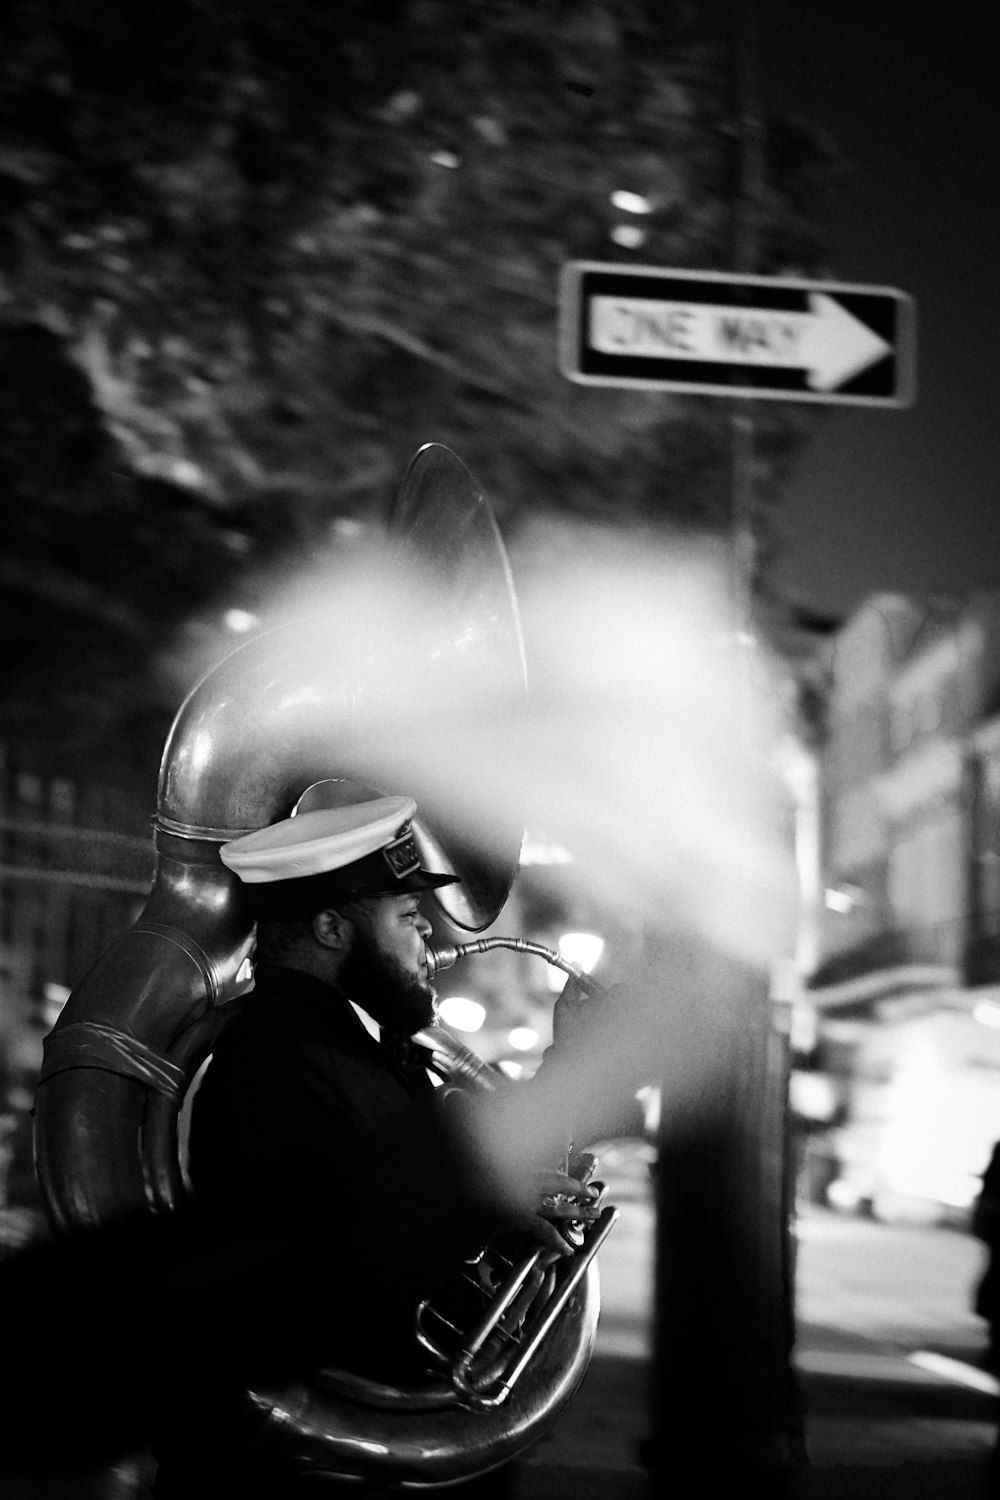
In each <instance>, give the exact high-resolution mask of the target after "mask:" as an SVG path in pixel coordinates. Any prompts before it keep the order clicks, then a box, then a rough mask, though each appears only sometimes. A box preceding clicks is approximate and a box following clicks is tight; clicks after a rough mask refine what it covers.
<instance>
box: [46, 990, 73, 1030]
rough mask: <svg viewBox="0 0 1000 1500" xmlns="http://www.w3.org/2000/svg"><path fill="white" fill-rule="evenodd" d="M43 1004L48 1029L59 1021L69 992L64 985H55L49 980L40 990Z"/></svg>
mask: <svg viewBox="0 0 1000 1500" xmlns="http://www.w3.org/2000/svg"><path fill="white" fill-rule="evenodd" d="M42 994H43V996H44V997H45V1004H44V1006H43V1008H42V1014H43V1016H44V1020H45V1024H46V1026H48V1027H49V1028H50V1029H51V1028H52V1027H53V1026H54V1025H55V1024H56V1022H57V1021H58V1019H59V1015H60V1012H61V1011H62V1008H63V1006H64V1005H65V1004H66V1001H67V1000H68V999H69V997H70V991H69V990H68V989H67V987H66V985H64V984H56V983H55V982H54V981H53V980H49V981H48V982H47V983H46V984H45V985H44V986H43V988H42Z"/></svg>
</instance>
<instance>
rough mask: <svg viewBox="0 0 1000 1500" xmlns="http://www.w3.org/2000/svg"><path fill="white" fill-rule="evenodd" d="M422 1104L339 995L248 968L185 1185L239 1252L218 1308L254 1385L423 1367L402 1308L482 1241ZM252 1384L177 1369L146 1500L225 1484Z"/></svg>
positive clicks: (484, 1221)
mask: <svg viewBox="0 0 1000 1500" xmlns="http://www.w3.org/2000/svg"><path fill="white" fill-rule="evenodd" d="M404 1051H405V1049H404ZM436 1092H437V1091H436V1089H435V1088H434V1086H433V1084H432V1083H431V1082H430V1080H429V1079H428V1077H427V1075H426V1073H425V1072H424V1070H423V1068H422V1067H421V1066H420V1059H419V1057H417V1058H411V1059H409V1060H407V1059H406V1058H405V1057H404V1059H403V1060H402V1061H400V1060H397V1058H396V1057H394V1056H393V1055H391V1053H390V1051H389V1049H388V1047H387V1046H386V1045H384V1044H382V1043H380V1042H378V1041H376V1040H375V1039H374V1038H373V1037H372V1036H371V1035H369V1033H368V1032H367V1030H366V1029H365V1027H364V1026H363V1025H362V1023H361V1021H360V1020H359V1019H358V1017H357V1015H356V1013H355V1012H354V1010H353V1009H352V1007H351V1005H350V1004H349V1002H348V1001H347V999H346V998H345V997H344V996H343V995H342V994H340V993H339V992H338V991H337V990H334V989H332V988H331V987H330V986H328V985H326V984H323V983H322V982H320V981H319V980H317V979H314V978H312V977H310V976H308V975H305V974H302V973H299V972H297V971H293V970H289V969H284V968H280V967H277V966H273V965H268V964H261V965H259V966H258V969H257V972H256V975H255V986H254V989H253V990H252V991H251V993H250V994H249V995H248V996H247V997H246V999H245V1000H244V1001H243V1002H241V1006H240V1010H239V1012H238V1014H237V1015H236V1016H235V1017H234V1019H233V1020H232V1021H231V1022H230V1023H229V1025H228V1026H227V1027H226V1028H225V1029H224V1031H223V1032H222V1034H221V1036H220V1037H219V1038H218V1040H217V1042H216V1044H215V1049H214V1052H213V1056H212V1061H211V1064H210V1065H209V1067H208V1069H207V1071H206V1073H205V1075H204V1078H203V1080H202V1082H201V1084H200V1086H199V1088H198V1091H197V1094H196V1096H195V1099H194V1103H193V1107H192V1115H191V1129H190V1138H189V1171H190V1175H191V1180H192V1184H193V1188H194V1200H195V1203H196V1204H198V1205H200V1207H201V1208H202V1209H203V1210H204V1209H207V1210H208V1211H209V1213H210V1214H211V1215H214V1216H216V1217H217V1220H218V1222H219V1224H220V1226H221V1229H220V1235H219V1240H220V1243H222V1244H224V1245H226V1246H227V1247H231V1246H232V1244H233V1243H234V1241H235V1242H237V1243H239V1242H240V1241H243V1242H244V1243H245V1245H246V1251H245V1254H243V1255H240V1256H239V1258H238V1263H234V1264H233V1268H232V1285H233V1291H232V1292H231V1293H229V1294H228V1297H229V1300H230V1301H233V1300H236V1299H238V1300H239V1302H240V1304H241V1305H243V1306H245V1311H246V1318H247V1322H248V1334H247V1336H246V1341H247V1345H248V1347H249V1349H250V1351H251V1362H252V1357H253V1356H254V1355H255V1351H256V1346H257V1343H258V1342H259V1345H260V1348H261V1350H262V1351H265V1352H266V1354H267V1359H266V1360H264V1361H262V1375H263V1376H264V1378H265V1379H267V1380H268V1381H270V1380H271V1379H273V1378H275V1377H276V1375H277V1377H278V1378H280V1376H281V1374H282V1373H283V1372H284V1371H285V1370H286V1367H287V1373H288V1374H289V1375H290V1376H291V1377H293V1378H298V1377H300V1376H306V1377H308V1372H309V1370H310V1369H312V1368H318V1367H321V1366H337V1367H341V1368H346V1369H350V1370H354V1371H356V1372H358V1373H360V1374H363V1375H367V1376H370V1377H372V1378H376V1379H382V1380H389V1381H395V1382H401V1381H403V1382H405V1381H410V1380H413V1379H416V1378H418V1376H419V1374H420V1372H421V1371H422V1370H423V1367H424V1360H423V1358H422V1357H421V1356H420V1355H419V1351H418V1350H417V1347H416V1345H415V1341H414V1339H413V1336H412V1326H413V1315H414V1309H415V1306H416V1302H417V1300H418V1298H419V1297H420V1296H421V1295H423V1294H425V1293H426V1292H427V1290H428V1282H429V1281H433V1279H434V1277H436V1276H437V1275H439V1274H440V1273H441V1268H442V1264H443V1263H447V1262H449V1261H451V1260H455V1259H459V1258H460V1257H461V1256H462V1255H463V1254H464V1253H466V1251H467V1250H469V1249H472V1248H474V1246H475V1244H477V1243H479V1242H480V1241H479V1237H480V1235H485V1234H486V1233H488V1231H489V1228H490V1227H491V1219H490V1216H489V1214H488V1213H486V1212H484V1211H483V1210H482V1209H481V1208H480V1207H479V1206H478V1204H477V1202H476V1199H475V1195H474V1193H473V1192H472V1190H471V1187H470V1176H469V1174H468V1172H467V1167H466V1159H465V1157H464V1154H463V1153H462V1152H461V1151H459V1150H457V1149H456V1147H455V1146H454V1144H453V1143H452V1142H451V1140H450V1139H449V1137H448V1136H446V1135H445V1134H444V1132H443V1129H442V1126H441V1120H440V1111H439V1110H438V1109H437V1108H436V1101H435V1098H434V1096H435V1094H436ZM234 1228H235V1230H236V1231H237V1232H236V1234H235V1235H234V1234H233V1233H232V1232H231V1231H232V1230H233V1229H234ZM227 1253H230V1254H231V1250H229V1249H228V1248H227ZM258 1266H259V1267H260V1268H261V1269H260V1273H259V1274H257V1271H256V1268H257V1267H258ZM274 1355H277V1356H278V1357H277V1359H275V1358H273V1357H272V1356H274ZM244 1363H245V1361H244ZM239 1373H240V1374H243V1366H242V1365H241V1366H240V1371H239ZM254 1378H255V1372H254V1370H253V1369H251V1370H249V1371H248V1372H247V1379H244V1380H243V1382H242V1385H241V1382H240V1380H239V1379H236V1378H234V1372H233V1371H232V1369H230V1368H227V1367H226V1366H225V1364H224V1363H223V1365H222V1366H221V1367H220V1368H210V1367H203V1368H200V1369H198V1370H193V1371H192V1379H191V1384H190V1385H189V1387H188V1388H187V1389H186V1390H185V1391H183V1392H182V1393H181V1404H180V1407H179V1409H177V1410H175V1411H172V1412H171V1411H167V1412H165V1413H164V1422H163V1424H162V1429H163V1430H162V1433H161V1436H160V1437H159V1439H158V1441H157V1442H156V1443H155V1445H154V1448H155V1451H156V1453H157V1456H158V1457H159V1458H160V1460H161V1475H160V1482H159V1484H158V1487H157V1489H156V1490H155V1491H154V1493H155V1494H156V1495H158V1496H159V1495H161V1494H162V1495H170V1496H173V1495H175V1494H176V1495H178V1496H180V1495H183V1494H184V1493H185V1484H189V1483H190V1482H191V1476H192V1474H193V1473H194V1472H195V1470H197V1469H198V1468H199V1466H200V1467H201V1469H202V1470H204V1468H205V1463H206V1462H207V1457H206V1456H211V1457H212V1461H213V1462H214V1463H215V1464H217V1465H218V1466H219V1467H220V1469H221V1470H222V1471H226V1472H237V1471H238V1466H239V1462H240V1460H239V1457H238V1455H239V1453H240V1451H241V1446H242V1445H243V1444H244V1442H245V1440H246V1439H247V1438H248V1437H249V1439H250V1450H251V1451H252V1450H253V1447H254V1430H253V1425H252V1424H251V1425H250V1426H248V1425H247V1420H246V1408H245V1403H244V1402H243V1397H242V1388H243V1386H245V1384H246V1383H248V1380H249V1382H250V1383H252V1382H253V1379H254ZM234 1463H235V1465H236V1468H235V1469H234V1468H233V1465H234ZM198 1493H200V1491H199V1492H198Z"/></svg>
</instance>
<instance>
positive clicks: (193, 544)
mask: <svg viewBox="0 0 1000 1500" xmlns="http://www.w3.org/2000/svg"><path fill="white" fill-rule="evenodd" d="M698 14H699V8H698V7H687V6H684V5H681V4H676V5H674V6H672V7H671V6H665V5H664V4H663V3H662V0H539V3H535V4H533V5H529V4H527V3H524V0H466V3H464V4H456V3H448V0H397V3H383V4H377V3H373V0H340V3H338V4H336V5H331V4H329V3H326V0H287V3H286V4H285V5H283V6H282V7H274V6H273V5H270V4H265V3H263V0H213V3H210V0H175V3H174V4H173V5H172V6H170V7H169V8H168V9H167V10H164V11H161V12H158V13H157V18H156V24H155V26H153V25H151V21H150V16H149V13H148V12H147V11H145V10H144V8H143V7H141V6H135V5H132V4H129V3H128V0H90V3H88V4H83V3H82V0H77V3H74V0H11V3H10V8H9V11H8V27H7V31H8V44H7V50H6V55H5V61H4V63H3V64H2V77H3V104H2V108H3V115H4V145H3V147H2V150H0V190H2V192H3V197H4V200H5V202H4V208H5V213H4V216H3V222H4V224H5V226H6V227H5V228H4V230H3V232H2V239H0V270H2V275H3V282H2V299H3V300H2V307H0V314H2V317H3V320H4V324H3V328H2V330H0V332H2V336H3V340H4V342H5V344H6V348H7V351H8V354H11V353H13V354H14V355H15V358H14V361H13V363H10V362H9V361H5V366H6V368H7V370H8V371H14V372H15V374H14V379H13V380H12V382H11V386H10V389H9V391H8V393H7V395H5V396H4V398H3V405H2V410H0V461H2V462H3V464H4V467H5V469H6V471H7V473H6V478H5V488H6V489H7V492H8V495H9V496H10V502H11V503H10V504H9V506H8V509H7V513H6V518H5V520H4V522H3V523H2V524H3V526H4V528H5V541H6V542H7V543H8V546H7V549H6V552H7V556H8V558H9V559H10V562H9V564H8V576H7V577H6V578H5V588H6V590H7V593H8V597H9V598H10V599H11V600H12V601H14V602H13V603H12V605H11V607H10V608H8V609H5V610H4V611H3V613H2V614H0V621H2V625H3V629H4V641H5V645H6V644H7V642H8V641H9V642H11V643H12V644H13V655H11V653H10V651H5V656H6V658H7V659H8V661H10V663H11V665H10V667H9V669H8V670H7V672H6V673H5V676H4V678H3V679H2V680H0V691H2V692H3V695H4V698H5V699H10V700H12V701H13V702H15V703H19V704H22V706H23V705H27V706H26V707H24V714H25V715H26V722H28V721H31V722H35V719H37V718H38V715H39V713H43V712H44V704H43V699H44V698H45V696H46V695H47V702H48V704H49V706H51V705H52V703H61V704H68V705H70V706H71V710H72V711H74V712H75V710H76V709H78V711H79V713H80V715H82V716H84V717H86V716H87V715H88V714H91V715H93V714H94V713H95V712H96V714H97V721H98V722H97V723H96V724H92V734H91V738H92V739H93V741H94V745H95V746H96V745H97V744H99V743H101V742H102V740H103V737H105V735H106V733H107V732H109V731H110V730H111V728H112V727H113V726H114V724H116V723H120V722H121V718H122V711H123V703H124V702H126V701H128V700H130V699H131V700H133V702H134V703H135V704H139V703H140V702H141V701H143V700H147V699H148V697H149V691H150V689H149V679H148V672H147V668H148V663H149V661H150V659H151V655H152V654H153V653H154V652H155V649H156V645H157V643H158V642H159V643H162V642H163V641H164V639H165V638H166V636H167V635H168V634H169V632H170V631H171V630H173V629H175V628H176V627H177V626H178V625H179V623H180V622H181V621H183V620H184V619H186V618H189V617H191V616H192V615H194V614H197V612H198V611H199V610H207V609H208V608H209V607H210V606H212V605H216V604H217V603H218V602H219V601H220V600H223V599H226V598H232V599H235V598H237V597H238V589H239V580H240V578H241V576H243V574H244V573H246V572H247V571H248V570H250V571H252V570H253V569H254V568H257V567H259V566H261V565H262V564H263V563H264V562H265V561H267V562H268V563H270V562H273V561H274V560H275V559H276V558H277V557H278V556H280V555H285V556H287V557H290V558H294V557H295V556H297V555H303V554H306V553H309V552H314V551H315V549H316V548H317V547H327V546H330V545H333V544H334V540H333V539H334V538H335V537H336V535H337V534H338V533H337V532H336V531H335V530H333V531H332V530H331V527H332V526H335V525H336V523H337V522H338V521H342V520H343V518H344V517H345V516H346V517H364V518H367V517H372V516H377V515H379V514H380V513H382V512H383V511H384V509H385V507H386V505H387V504H388V502H389V500H390V499H391V496H392V494H393V492H394V489H395V486H396V484H397V482H398V480H399V477H400V475H401V473H402V471H403V468H404V467H405V463H406V461H407V459H408V458H409V457H410V455H411V454H412V452H413V451H414V450H415V449H416V448H417V447H418V446H419V445H420V444H421V443H423V442H426V441H430V440H435V441H441V442H445V443H448V444H449V445H450V446H452V447H454V448H455V450H456V451H457V452H458V453H459V454H460V455H461V456H462V457H463V458H464V459H465V461H466V462H467V463H468V464H469V465H470V466H471V467H472V468H473V469H474V471H475V472H476V473H477V474H478V475H479V477H480V478H481V479H482V481H483V482H484V484H485V486H486V489H487V491H488V493H489V494H490V496H491V499H492V500H493V503H494V505H495V507H496V509H497V511H498V514H499V516H500V518H501V522H502V524H503V525H504V528H505V530H506V531H507V533H508V535H513V534H514V533H516V530H517V527H518V525H519V524H520V522H521V520H522V519H523V518H524V517H526V516H527V515H529V514H532V513H536V512H537V511H538V510H554V511H561V512H564V513H570V514H575V515H582V516H587V517H606V516H611V515H613V516H615V517H618V518H621V519H622V521H623V522H625V523H628V524H640V525H660V524H664V523H667V522H670V523H672V524H681V525H688V524H696V525H704V524H708V525H713V526H721V525H723V524H725V520H726V516H727V510H728V505H729V484H730V479H729V465H730V457H729V440H728V429H727V426H726V420H725V416H724V413H723V410H722V409H721V403H714V404H713V403H711V402H706V401H705V400H700V399H698V398H669V397H665V396H663V395H660V394H655V395H654V394H640V395H637V394H636V393H633V392H628V393H623V392H616V391H607V390H596V391H595V390H591V389H586V388H582V387H579V386H577V385H574V384H572V383H571V382H569V381H568V380H566V379H565V378H564V377H563V376H562V375H561V374H560V372H559V370H558V366H557V354H556V349H557V313H558V278H559V272H560V268H561V267H562V265H563V264H564V263H565V262H566V261H568V260H572V259H585V258H590V259H600V260H617V261H622V262H623V263H633V262H637V261H638V262H639V263H647V262H648V263H656V264H661V265H675V266H692V267H700V268H725V267H727V266H729V265H731V264H732V254H733V235H734V212H735V209H734V204H735V202H736V197H735V196H734V188H735V186H736V178H735V173H736V170H737V161H738V154H739V153H738V146H739V142H738V140H737V134H736V130H735V127H734V112H733V100H732V86H731V84H730V82H729V79H730V76H731V72H732V69H731V66H730V60H728V59H726V58H725V57H722V56H720V55H719V54H718V53H717V51H715V50H713V45H712V44H711V41H710V39H709V38H707V37H706V36H704V35H703V34H702V33H701V31H700V30H699V26H698V24H697V18H698ZM762 145H763V157H764V170H763V174H762V181H761V183H760V184H759V185H756V187H755V188H754V191H753V202H752V203H751V205H750V209H749V211H750V212H751V213H752V214H753V216H754V225H755V239H756V243H757V247H758V257H757V263H756V266H755V269H757V270H760V271H762V272H765V273H766V272H779V271H786V272H787V271H795V272H799V273H805V274H809V273H812V272H814V271H815V270H816V269H817V268H818V266H819V262H820V258H821V254H822V243H823V234H824V229H825V215H826V193H827V190H828V185H829V179H830V159H829V154H828V153H827V151H826V149H825V148H824V147H822V146H821V145H820V144H819V143H818V142H817V141H816V140H814V139H813V138H812V137H810V136H808V135H806V134H805V133H803V131H802V130H801V129H800V128H793V127H791V126H789V125H787V124H777V123H772V124H770V125H769V127H768V129H767V130H766V131H765V133H764V137H763V142H762ZM618 189H627V190H629V191H630V192H632V193H636V194H641V195H642V196H643V197H644V198H645V199H647V200H648V203H649V205H650V207H651V212H649V213H648V214H644V215H642V216H641V218H639V217H634V216H630V215H628V214H624V215H623V214H622V213H621V212H620V211H619V210H616V209H615V208H614V207H613V205H612V202H611V194H612V193H613V192H614V191H615V190H618ZM623 229H624V230H626V231H632V232H633V233H634V232H635V231H636V230H639V231H641V233H642V235H643V236H644V237H643V239H642V241H641V244H637V245H634V246H633V247H632V248H628V247H627V246H625V245H622V244H620V243H617V242H616V241H615V240H614V239H613V238H612V235H613V234H616V233H617V234H621V231H622V230H623ZM18 350H21V351H27V352H26V353H23V357H22V356H19V355H18V354H17V351H18ZM759 405H762V406H764V407H767V406H769V405H770V406H771V407H773V408H777V409H775V410H768V411H764V412H762V413H761V414H760V416H759V421H758V424H757V428H758V430H757V472H756V475H755V492H756V493H755V498H756V502H757V504H758V505H759V506H760V507H761V508H762V509H764V508H766V505H767V503H768V501H769V498H770V497H771V496H772V495H773V493H774V491H775V489H776V486H777V484H778V482H779V480H780V475H781V472H782V468H783V466H784V465H785V464H787V462H788V460H789V458H790V456H791V455H792V454H793V453H794V451H795V450H796V448H797V446H798V445H799V444H800V443H801V441H802V438H803V435H804V433H805V432H806V430H807V418H806V417H805V416H804V414H803V410H802V408H797V407H794V406H790V405H787V404H785V403H759ZM25 601H27V604H26V602H25ZM70 638H72V641H73V646H72V650H71V651H70V652H69V656H68V658H67V657H66V655H65V654H64V653H65V651H66V649H67V644H68V640H69V639H70ZM81 667H82V668H83V670H82V671H81V670H80V668H81ZM95 676H96V680H97V681H98V682H103V683H104V684H105V688H106V690H105V691H104V693H103V703H104V706H103V708H95V702H94V700H95V697H96V696H101V694H99V693H95V689H94V681H95ZM32 683H33V684H34V686H32ZM41 685H44V694H43V693H42V692H41ZM40 704H42V705H43V706H42V707H41V708H40V707H39V705H40ZM140 717H141V715H140Z"/></svg>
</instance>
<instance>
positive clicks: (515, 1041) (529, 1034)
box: [507, 1026, 538, 1052]
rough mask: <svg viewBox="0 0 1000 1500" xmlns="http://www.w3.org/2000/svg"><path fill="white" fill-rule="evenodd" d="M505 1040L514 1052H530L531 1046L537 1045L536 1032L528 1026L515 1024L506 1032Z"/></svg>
mask: <svg viewBox="0 0 1000 1500" xmlns="http://www.w3.org/2000/svg"><path fill="white" fill-rule="evenodd" d="M507 1040H508V1042H509V1043H510V1045H511V1046H512V1047H513V1049H514V1051H515V1052H530V1051H531V1049H532V1047H537V1046H538V1032H537V1031H532V1029H531V1027H530V1026H515V1027H514V1029H513V1031H509V1032H508V1033H507Z"/></svg>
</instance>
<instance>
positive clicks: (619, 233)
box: [611, 224, 646, 250]
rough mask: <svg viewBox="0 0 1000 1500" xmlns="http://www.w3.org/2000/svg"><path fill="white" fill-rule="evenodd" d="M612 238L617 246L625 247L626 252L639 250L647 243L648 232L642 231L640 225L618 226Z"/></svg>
mask: <svg viewBox="0 0 1000 1500" xmlns="http://www.w3.org/2000/svg"><path fill="white" fill-rule="evenodd" d="M611 238H612V239H613V240H614V242H615V244H616V245H624V246H625V249H626V250H638V248H639V246H640V245H644V244H645V243H646V231H645V230H644V229H640V228H639V226H638V224H616V225H615V227H614V229H612V231H611Z"/></svg>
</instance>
